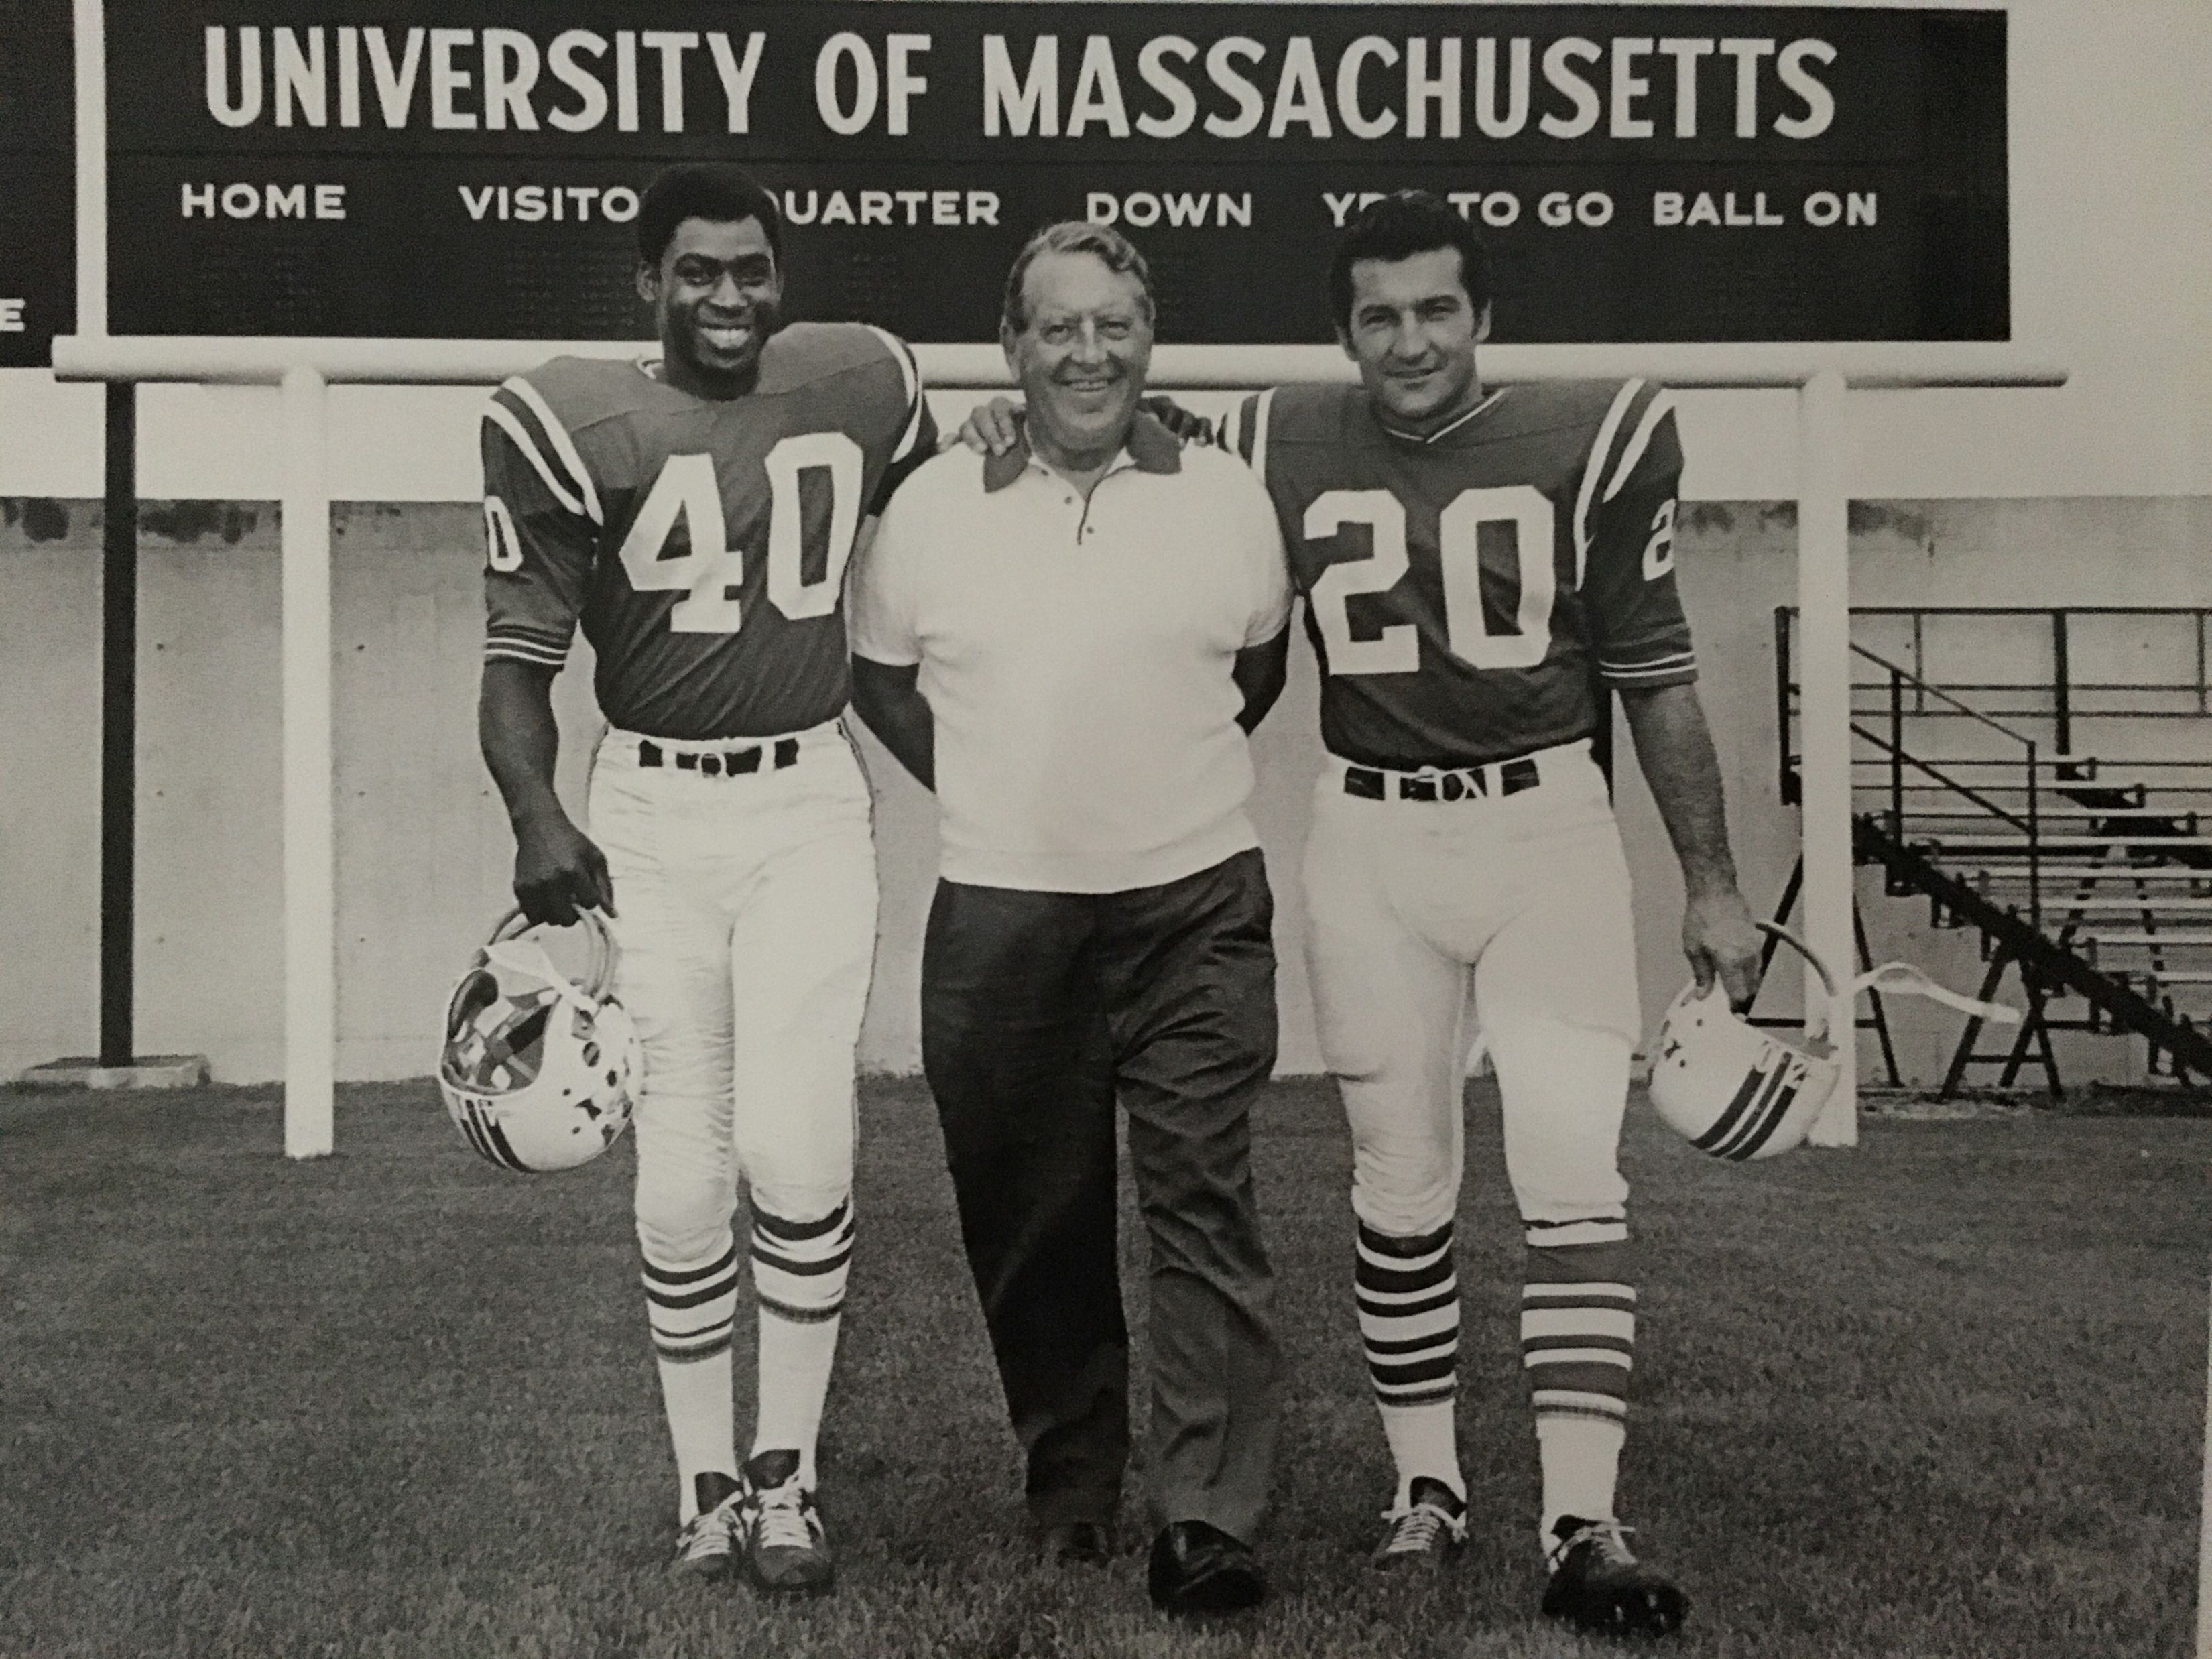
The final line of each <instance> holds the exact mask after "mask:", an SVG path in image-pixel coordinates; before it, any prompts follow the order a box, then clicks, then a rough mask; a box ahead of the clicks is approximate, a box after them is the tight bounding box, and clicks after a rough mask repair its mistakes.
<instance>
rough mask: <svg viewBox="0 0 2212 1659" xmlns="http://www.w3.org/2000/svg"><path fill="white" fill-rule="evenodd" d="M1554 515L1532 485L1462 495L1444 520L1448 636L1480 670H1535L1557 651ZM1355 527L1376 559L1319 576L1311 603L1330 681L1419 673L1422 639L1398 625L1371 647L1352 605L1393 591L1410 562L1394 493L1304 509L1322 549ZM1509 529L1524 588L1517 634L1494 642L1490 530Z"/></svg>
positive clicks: (1358, 494) (1327, 500)
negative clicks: (1485, 541) (1486, 555)
mask: <svg viewBox="0 0 2212 1659" xmlns="http://www.w3.org/2000/svg"><path fill="white" fill-rule="evenodd" d="M1348 524H1359V525H1365V526H1367V528H1368V531H1369V533H1370V538H1371V539H1372V543H1373V546H1374V553H1373V556H1371V557H1369V558H1364V559H1352V560H1347V561H1345V562H1340V563H1336V564H1332V565H1330V566H1329V567H1328V569H1326V570H1324V571H1322V573H1321V576H1320V578H1319V580H1316V582H1315V583H1314V585H1313V592H1312V593H1311V595H1310V597H1309V598H1308V600H1307V603H1308V604H1309V605H1311V606H1312V608H1313V617H1314V622H1315V624H1316V626H1317V627H1318V628H1319V629H1321V636H1322V642H1323V643H1324V644H1326V645H1327V646H1328V671H1329V672H1330V673H1332V674H1411V673H1413V672H1415V671H1418V670H1419V667H1420V665H1421V645H1420V633H1419V629H1416V628H1415V627H1414V626H1413V623H1392V624H1391V625H1390V626H1389V627H1388V628H1385V629H1383V630H1382V632H1381V633H1379V634H1377V635H1376V636H1375V637H1374V638H1373V639H1370V640H1357V639H1354V638H1352V619H1351V617H1349V616H1348V615H1347V614H1346V609H1345V601H1346V600H1347V599H1350V598H1351V597H1352V595H1353V594H1355V593H1383V592H1389V590H1390V589H1391V588H1393V587H1395V586H1397V585H1398V583H1399V580H1401V578H1402V577H1403V576H1404V575H1405V574H1406V571H1407V567H1408V565H1409V562H1410V561H1409V560H1408V558H1407V551H1406V507H1405V503H1404V502H1402V501H1400V500H1399V499H1398V498H1397V497H1396V496H1395V495H1392V494H1391V493H1390V492H1389V490H1387V489H1332V490H1329V491H1328V493H1326V494H1325V495H1322V496H1320V497H1319V498H1318V499H1316V501H1315V502H1314V504H1313V505H1312V506H1311V507H1308V508H1307V509H1306V520H1305V533H1306V536H1307V538H1308V539H1310V540H1313V541H1322V540H1325V539H1327V538H1329V537H1332V536H1334V535H1335V534H1336V533H1337V532H1338V531H1339V530H1340V529H1341V528H1342V527H1343V526H1346V525H1348ZM1485 525H1492V526H1498V528H1499V529H1501V530H1503V531H1504V533H1505V536H1506V538H1508V539H1509V540H1510V544H1511V546H1512V550H1513V562H1514V565H1515V568H1516V575H1517V578H1518V580H1519V585H1520V589H1521V598H1520V602H1519V604H1518V605H1516V606H1515V607H1514V616H1513V624H1514V625H1513V630H1512V631H1511V632H1510V633H1493V632H1492V629H1491V624H1490V617H1489V613H1488V612H1487V611H1486V610H1485V609H1484V607H1483V603H1482V547H1481V543H1482V527H1483V526H1485ZM1552 534H1553V508H1552V503H1551V501H1550V499H1549V498H1548V497H1547V496H1546V495H1545V494H1544V493H1543V491H1541V489H1535V488H1534V486H1532V485H1529V484H1505V485H1501V486H1499V487H1498V488H1496V489H1463V490H1462V491H1461V492H1460V493H1459V494H1458V495H1455V496H1453V497H1452V501H1451V505H1450V506H1449V507H1445V508H1444V510H1443V513H1440V514H1439V515H1438V516H1437V553H1438V556H1439V557H1440V559H1441V562H1442V563H1443V581H1444V630H1445V632H1446V634H1447V635H1448V636H1449V640H1450V642H1451V649H1452V654H1453V655H1454V656H1455V657H1458V658H1460V659H1462V660H1463V661H1465V662H1466V663H1467V664H1468V665H1469V666H1471V667H1474V668H1534V667H1535V666H1536V665H1537V664H1539V663H1541V662H1542V661H1543V660H1544V653H1546V652H1547V651H1548V650H1549V649H1551V645H1552V601H1553V599H1554V597H1556V595H1557V593H1558V590H1559V578H1558V576H1557V574H1555V573H1554V571H1553V567H1552Z"/></svg>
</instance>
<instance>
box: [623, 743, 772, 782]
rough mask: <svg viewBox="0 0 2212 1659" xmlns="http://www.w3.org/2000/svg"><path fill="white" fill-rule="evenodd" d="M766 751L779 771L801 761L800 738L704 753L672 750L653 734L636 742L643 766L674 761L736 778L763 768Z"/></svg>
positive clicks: (687, 768)
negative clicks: (655, 740) (762, 761)
mask: <svg viewBox="0 0 2212 1659" xmlns="http://www.w3.org/2000/svg"><path fill="white" fill-rule="evenodd" d="M763 754H766V755H768V756H769V757H770V759H769V763H770V764H771V765H772V766H773V767H774V768H775V769H776V770H777V771H779V772H780V771H781V770H782V769H784V768H785V767H787V766H796V765H797V764H798V763H799V739H798V738H777V739H776V740H775V743H774V744H770V745H769V747H768V748H767V749H766V750H763V748H762V746H761V745H760V744H757V743H756V744H751V745H750V746H749V747H747V748H744V749H725V750H720V752H710V753H708V754H703V755H702V754H701V753H699V752H698V751H697V750H691V749H678V750H675V751H674V752H673V753H671V752H670V751H669V750H665V749H663V748H662V747H661V746H660V745H659V744H657V743H655V742H653V739H652V738H639V739H638V744H637V763H638V764H639V765H640V766H667V765H671V764H672V765H674V767H675V768H676V769H677V770H678V771H679V772H697V773H699V774H701V775H703V776H706V777H710V778H714V777H721V776H724V775H728V776H730V777H733V778H734V777H738V776H741V775H744V773H747V772H757V771H759V770H760V769H761V759H762V757H763Z"/></svg>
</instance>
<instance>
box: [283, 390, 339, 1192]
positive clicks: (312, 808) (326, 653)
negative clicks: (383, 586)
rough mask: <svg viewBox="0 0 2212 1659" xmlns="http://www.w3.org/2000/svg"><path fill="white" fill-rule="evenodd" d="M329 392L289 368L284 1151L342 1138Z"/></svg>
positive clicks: (319, 1153)
mask: <svg viewBox="0 0 2212 1659" xmlns="http://www.w3.org/2000/svg"><path fill="white" fill-rule="evenodd" d="M329 401H330V400H329V392H328V387H327V386H326V385H325V381H324V380H323V377H322V375H321V374H319V373H318V372H317V371H316V370H314V369H312V368H295V369H294V370H292V371H291V372H290V373H289V374H286V375H285V376H284V381H283V409H282V419H283V427H284V439H283V443H284V498H283V566H284V574H283V629H284V638H283V699H284V1153H285V1156H286V1157H288V1158H321V1157H324V1156H325V1155H327V1154H328V1153H329V1152H330V1151H331V1147H332V1146H333V1145H334V1144H335V1139H336V1136H335V1127H336V1125H335V1113H334V1110H333V1100H332V1081H333V1074H334V1072H335V1062H336V1060H337V1017H336V1005H337V959H336V958H337V938H336V927H335V925H334V923H335V917H334V912H335V910H336V908H337V906H336V891H335V886H334V876H335V872H336V868H337V860H336V858H335V854H334V850H333V842H332V810H331V783H332V776H331V497H330V483H329V480H328V477H327V476H326V474H325V456H326V453H327V449H328V445H327V441H326V439H325V416H326V414H327V412H328V406H329Z"/></svg>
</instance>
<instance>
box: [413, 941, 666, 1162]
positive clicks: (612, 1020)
mask: <svg viewBox="0 0 2212 1659" xmlns="http://www.w3.org/2000/svg"><path fill="white" fill-rule="evenodd" d="M580 926H581V927H583V929H584V930H585V933H586V937H587V940H588V943H589V944H590V946H591V963H590V966H589V967H588V968H587V969H586V970H585V973H584V975H583V977H582V979H581V980H580V981H579V980H578V979H576V978H573V977H571V976H570V975H568V973H567V972H565V971H564V970H563V969H561V968H559V967H558V966H556V964H555V963H554V961H553V959H552V957H551V956H550V954H549V953H548V952H547V951H546V950H545V947H544V945H543V944H542V943H540V942H539V941H538V940H537V939H530V938H526V937H524V935H525V934H526V933H528V932H529V931H530V929H529V927H528V925H527V924H526V923H525V922H524V921H522V918H521V916H520V914H519V913H515V914H510V915H507V917H506V918H505V919H503V920H502V921H501V923H500V925H499V927H497V928H496V929H495V931H494V933H493V934H492V937H491V939H490V940H489V942H488V943H487V944H485V945H483V946H482V947H480V948H479V949H478V950H477V954H476V957H475V958H474V959H473V960H472V961H471V963H470V964H469V967H468V969H467V971H466V972H465V973H464V974H463V975H461V979H460V982H459V984H458V985H456V986H455V987H454V989H453V997H452V999H451V1000H450V1001H449V1002H448V1003H447V1015H446V1035H445V1044H444V1048H443V1050H442V1052H441V1054H440V1056H439V1063H438V1092H439V1094H440V1095H441V1097H443V1098H444V1100H445V1103H446V1110H447V1114H448V1115H450V1116H451V1117H452V1118H453V1127H455V1128H457V1129H459V1131H460V1133H461V1137H462V1139H465V1141H467V1142H468V1144H469V1145H470V1146H471V1147H472V1148H473V1149H474V1150H475V1151H476V1152H477V1153H478V1154H479V1155H480V1156H482V1157H483V1158H484V1159H486V1160H487V1161H488V1162H489V1163H492V1164H497V1165H499V1167H500V1168H501V1169H503V1170H517V1171H550V1170H570V1169H574V1168H575V1167H576V1166H577V1165H579V1164H586V1163H589V1162H590V1161H591V1160H592V1158H597V1157H598V1156H599V1154H600V1153H601V1152H605V1150H606V1149H607V1148H608V1147H609V1146H612V1145H614V1143H615V1141H616V1140H617V1139H619V1138H620V1136H621V1134H622V1133H623V1130H624V1129H625V1128H627V1127H629V1120H630V1115H631V1111H632V1109H633V1102H634V1099H635V1090H636V1088H637V1085H638V1082H639V1079H640V1078H641V1075H642V1073H643V1070H644V1065H643V1059H642V1055H641V1051H640V1048H639V1044H638V1040H637V1033H636V1030H635V1027H634V1026H633V1024H631V1021H630V1018H629V1013H628V1012H626V1011H625V1010H624V1009H623V1006H622V1005H621V1004H620V1003H619V1002H617V1001H616V1000H615V999H614V998H613V996H612V995H611V994H609V991H608V988H607V987H608V986H609V985H610V984H611V981H612V980H613V976H614V957H615V948H614V941H613V939H612V938H611V936H610V935H609V934H608V933H607V931H606V924H605V921H603V920H602V919H601V918H599V916H597V915H592V914H591V913H588V912H586V914H585V915H584V916H583V918H582V921H581V922H580Z"/></svg>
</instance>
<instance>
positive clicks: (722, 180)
mask: <svg viewBox="0 0 2212 1659" xmlns="http://www.w3.org/2000/svg"><path fill="white" fill-rule="evenodd" d="M686 219H708V220H712V221H713V222H715V223H717V224H731V223H735V222H737V221H738V220H740V219H757V220H759V221H760V228H761V229H762V230H763V231H764V232H766V233H767V234H768V246H769V252H771V253H773V254H775V261H776V264H778V265H779V266H781V264H783V216H782V215H781V213H779V212H777V211H776V206H775V197H774V196H771V195H770V194H769V192H768V191H765V190H763V189H762V188H761V187H760V185H757V184H756V183H755V182H754V180H753V178H752V175H751V174H750V173H746V172H745V171H744V169H742V168H739V167H732V166H730V165H729V163H727V162H726V161H682V162H678V164H677V165H676V166H674V167H663V168H662V169H661V170H660V172H659V173H657V174H655V175H654V177H653V182H652V183H651V184H649V185H647V186H646V187H645V194H644V196H643V197H641V198H640V200H639V203H638V209H637V257H638V258H641V259H642V260H644V261H645V263H646V264H649V265H658V264H659V263H660V256H661V255H662V254H664V253H665V252H668V244H669V243H670V241H671V240H673V239H674V238H675V235H676V227H677V226H678V225H680V224H682V223H683V222H684V221H685V220H686Z"/></svg>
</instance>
